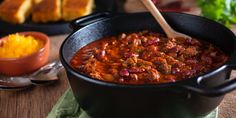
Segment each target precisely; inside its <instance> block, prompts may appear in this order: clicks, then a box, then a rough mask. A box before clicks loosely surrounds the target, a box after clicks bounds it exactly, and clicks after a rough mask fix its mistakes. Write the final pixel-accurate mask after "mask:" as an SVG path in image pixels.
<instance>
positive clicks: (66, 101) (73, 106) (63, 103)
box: [47, 89, 218, 118]
mask: <svg viewBox="0 0 236 118" xmlns="http://www.w3.org/2000/svg"><path fill="white" fill-rule="evenodd" d="M217 116H218V109H216V110H214V111H213V112H211V113H210V114H209V115H208V116H206V117H204V118H217ZM47 118H91V117H89V116H88V115H87V114H86V113H85V112H84V111H83V110H81V109H80V107H79V104H78V103H77V102H76V100H75V97H74V95H73V93H72V91H71V89H68V90H67V91H66V92H65V94H64V95H63V96H62V97H61V98H60V99H59V100H58V102H57V103H56V105H55V106H54V107H53V109H52V111H51V112H50V113H49V114H48V116H47Z"/></svg>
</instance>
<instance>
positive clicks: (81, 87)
mask: <svg viewBox="0 0 236 118" xmlns="http://www.w3.org/2000/svg"><path fill="white" fill-rule="evenodd" d="M163 16H164V17H165V19H166V20H167V22H168V23H169V24H170V25H171V26H172V27H173V28H174V29H176V30H177V31H179V32H182V33H185V34H188V35H190V36H192V37H196V38H199V39H203V40H206V41H208V42H210V43H212V44H214V45H216V46H217V47H219V48H220V49H221V50H223V51H224V52H225V53H226V54H227V55H229V56H230V58H229V60H228V61H227V62H226V63H225V64H224V65H222V66H220V67H219V68H217V69H214V70H211V71H210V72H208V73H205V74H203V75H200V76H198V77H194V78H191V79H188V80H184V81H179V82H175V83H166V84H159V85H122V84H114V83H108V82H103V81H99V80H95V79H92V78H90V77H88V76H86V75H83V74H81V73H80V72H77V71H76V70H74V69H73V68H71V66H70V64H69V62H70V60H71V58H72V57H73V55H74V54H75V53H76V51H78V50H79V49H80V48H81V47H83V46H85V45H86V44H88V43H90V42H93V41H95V40H97V39H100V38H102V37H106V36H112V35H117V34H120V33H122V32H136V31H142V30H151V31H157V32H162V33H163V31H162V29H161V28H160V26H159V25H158V24H157V23H156V21H155V20H154V18H153V17H152V16H151V15H150V14H149V13H136V14H119V15H111V14H109V13H99V14H93V15H90V16H87V17H83V18H81V19H78V20H75V21H74V22H72V23H71V26H72V27H73V29H74V32H73V33H72V34H71V35H70V36H68V37H67V39H66V40H65V41H64V43H63V44H62V46H61V49H60V58H61V62H62V64H63V66H64V67H65V69H66V72H67V76H68V78H69V82H70V85H71V88H72V90H73V92H74V95H75V97H76V99H77V101H78V102H79V104H80V106H81V108H82V109H84V110H85V111H86V112H87V113H88V114H89V115H91V116H92V117H94V118H195V117H198V116H204V115H206V114H208V113H210V112H211V111H212V110H214V109H215V108H216V107H217V106H218V105H219V104H220V102H221V101H222V99H223V97H224V94H226V93H228V92H230V91H232V90H234V89H235V88H236V79H232V80H229V77H230V73H231V70H232V69H234V68H235V69H236V61H234V60H236V47H235V46H236V38H235V35H234V34H233V33H232V32H231V31H230V30H229V29H227V28H226V27H224V26H223V25H221V24H218V23H216V22H214V21H211V20H208V19H205V18H202V17H199V16H193V15H187V14H182V13H163Z"/></svg>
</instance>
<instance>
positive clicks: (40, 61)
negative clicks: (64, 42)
mask: <svg viewBox="0 0 236 118" xmlns="http://www.w3.org/2000/svg"><path fill="white" fill-rule="evenodd" d="M19 34H21V35H25V36H29V35H30V36H32V37H34V38H36V39H39V40H43V41H44V46H43V47H42V48H41V49H40V50H38V51H37V52H35V53H33V54H30V55H27V56H24V57H20V58H0V73H1V74H4V75H8V76H19V75H23V74H28V73H31V72H33V71H35V70H37V69H39V68H40V67H42V66H43V65H45V64H46V63H47V62H48V57H49V43H50V42H49V38H48V36H47V35H45V34H43V33H40V32H20V33H19ZM6 38H7V36H6V37H3V38H1V39H0V40H5V39H6Z"/></svg>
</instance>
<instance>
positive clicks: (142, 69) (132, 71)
mask: <svg viewBox="0 0 236 118" xmlns="http://www.w3.org/2000/svg"><path fill="white" fill-rule="evenodd" d="M128 71H129V72H130V73H142V72H145V69H144V68H135V67H134V68H130V69H128Z"/></svg>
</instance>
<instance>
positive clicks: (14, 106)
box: [0, 27, 236, 118]
mask: <svg viewBox="0 0 236 118" xmlns="http://www.w3.org/2000/svg"><path fill="white" fill-rule="evenodd" d="M232 29H233V30H234V31H236V27H234V28H232ZM65 37H66V35H60V36H53V37H50V38H51V39H50V42H51V52H50V61H52V60H55V59H58V51H59V47H60V45H61V43H62V41H63V40H64V39H65ZM235 61H236V60H235ZM59 75H60V78H61V79H60V81H58V82H57V83H55V84H53V85H48V86H41V87H32V88H30V89H27V90H24V91H18V92H13V91H0V118H46V116H47V114H48V113H49V112H50V111H51V109H52V107H53V105H55V103H56V102H57V100H58V98H59V97H60V96H61V95H62V94H63V93H64V92H65V91H66V90H67V89H68V88H69V84H68V81H67V79H66V75H65V72H64V71H62V72H61V73H60V74H59ZM233 76H234V77H236V71H234V72H232V77H233ZM219 118H236V91H234V92H231V93H230V94H228V95H226V97H225V99H224V101H223V102H222V103H221V105H220V114H219Z"/></svg>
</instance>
